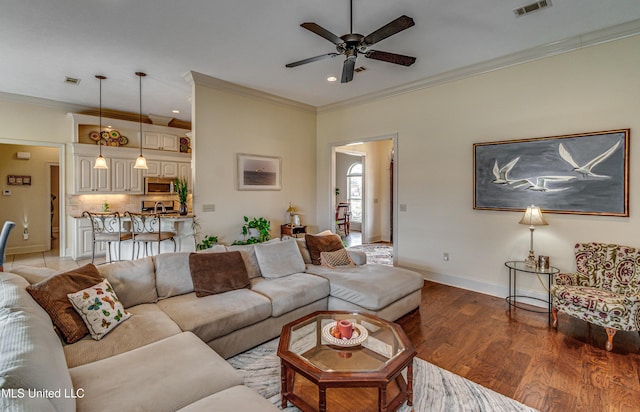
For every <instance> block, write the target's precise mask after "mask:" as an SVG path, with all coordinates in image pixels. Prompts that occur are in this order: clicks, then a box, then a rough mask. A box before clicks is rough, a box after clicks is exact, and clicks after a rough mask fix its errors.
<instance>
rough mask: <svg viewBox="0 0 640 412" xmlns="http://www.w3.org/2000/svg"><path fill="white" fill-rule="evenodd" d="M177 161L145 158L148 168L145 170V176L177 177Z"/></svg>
mask: <svg viewBox="0 0 640 412" xmlns="http://www.w3.org/2000/svg"><path fill="white" fill-rule="evenodd" d="M178 164H179V163H177V162H162V161H159V160H147V167H148V169H147V170H145V172H144V175H145V177H178V176H179V170H178Z"/></svg>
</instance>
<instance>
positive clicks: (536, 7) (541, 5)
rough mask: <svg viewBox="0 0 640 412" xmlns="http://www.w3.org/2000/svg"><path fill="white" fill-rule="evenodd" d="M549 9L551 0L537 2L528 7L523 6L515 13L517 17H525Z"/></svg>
mask: <svg viewBox="0 0 640 412" xmlns="http://www.w3.org/2000/svg"><path fill="white" fill-rule="evenodd" d="M547 7H551V0H541V1H536V2H535V3H531V4H527V5H526V6H522V7H520V8H517V9H515V10H514V11H513V13H514V14H515V15H516V17H521V16H524V15H525V14H529V13H533V12H534V11H538V10H541V9H544V8H547Z"/></svg>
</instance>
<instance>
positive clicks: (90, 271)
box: [27, 263, 102, 343]
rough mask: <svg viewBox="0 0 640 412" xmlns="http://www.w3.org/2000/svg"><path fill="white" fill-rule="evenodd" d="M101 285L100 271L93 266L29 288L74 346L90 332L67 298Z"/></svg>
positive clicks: (83, 267)
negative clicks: (69, 295)
mask: <svg viewBox="0 0 640 412" xmlns="http://www.w3.org/2000/svg"><path fill="white" fill-rule="evenodd" d="M100 282H102V276H100V272H98V269H96V267H95V266H94V265H92V264H91V263H89V264H88V265H85V266H82V267H79V268H77V269H73V270H70V271H68V272H64V273H60V274H59V275H55V276H52V277H49V278H47V279H45V280H43V281H41V282H38V283H36V284H33V285H30V286H27V292H29V294H30V295H31V296H32V297H33V299H34V300H35V301H36V302H38V304H39V305H40V306H42V308H43V309H44V310H46V311H47V313H48V314H49V316H50V317H51V321H52V322H53V324H54V325H55V326H56V328H58V331H60V333H61V334H62V337H63V338H64V341H65V342H67V343H74V342H77V341H79V340H80V339H82V338H83V337H84V336H85V335H87V334H88V333H89V330H88V329H87V326H86V325H85V324H84V321H83V320H82V318H81V317H80V315H78V312H76V310H75V309H74V308H73V305H72V304H71V302H70V301H69V298H68V297H67V295H68V294H69V293H75V292H78V291H80V290H82V289H86V288H88V287H91V286H93V285H97V284H98V283H100Z"/></svg>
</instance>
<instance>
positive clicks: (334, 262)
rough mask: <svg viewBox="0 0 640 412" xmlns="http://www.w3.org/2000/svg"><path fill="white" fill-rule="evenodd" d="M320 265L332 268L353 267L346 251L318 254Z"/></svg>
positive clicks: (339, 250) (353, 264)
mask: <svg viewBox="0 0 640 412" xmlns="http://www.w3.org/2000/svg"><path fill="white" fill-rule="evenodd" d="M320 263H321V265H322V266H326V267H329V268H334V267H336V266H355V263H353V260H351V257H350V256H349V253H348V252H347V249H344V248H343V249H338V250H336V251H334V252H320Z"/></svg>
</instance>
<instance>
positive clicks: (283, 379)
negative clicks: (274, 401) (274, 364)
mask: <svg viewBox="0 0 640 412" xmlns="http://www.w3.org/2000/svg"><path fill="white" fill-rule="evenodd" d="M287 380H288V379H287V365H286V364H285V363H284V362H282V361H281V362H280V398H281V399H280V401H281V404H282V409H285V408H286V407H287V395H288V394H289V388H288V386H287Z"/></svg>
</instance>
